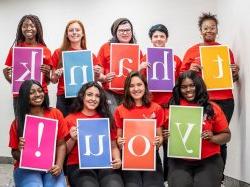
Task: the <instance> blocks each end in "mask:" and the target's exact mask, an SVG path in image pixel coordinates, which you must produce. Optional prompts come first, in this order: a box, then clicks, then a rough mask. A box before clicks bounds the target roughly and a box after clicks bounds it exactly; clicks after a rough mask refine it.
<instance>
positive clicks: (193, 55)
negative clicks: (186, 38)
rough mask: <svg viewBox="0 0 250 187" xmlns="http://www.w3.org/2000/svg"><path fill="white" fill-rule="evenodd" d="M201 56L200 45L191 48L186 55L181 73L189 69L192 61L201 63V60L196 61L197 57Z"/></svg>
mask: <svg viewBox="0 0 250 187" xmlns="http://www.w3.org/2000/svg"><path fill="white" fill-rule="evenodd" d="M199 56H200V51H199V45H195V46H193V47H191V48H189V49H188V50H187V52H186V53H185V55H184V58H183V61H182V65H181V67H180V73H183V72H184V71H187V70H189V68H190V65H191V63H198V64H200V62H198V61H196V59H197V57H199Z"/></svg>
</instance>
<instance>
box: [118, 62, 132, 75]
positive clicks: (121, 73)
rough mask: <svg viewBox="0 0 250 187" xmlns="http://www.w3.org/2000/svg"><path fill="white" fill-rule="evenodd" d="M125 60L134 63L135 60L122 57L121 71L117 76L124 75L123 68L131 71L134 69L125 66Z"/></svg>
mask: <svg viewBox="0 0 250 187" xmlns="http://www.w3.org/2000/svg"><path fill="white" fill-rule="evenodd" d="M125 60H127V61H128V63H130V64H132V62H133V60H132V59H130V58H122V59H121V60H120V61H119V72H118V75H117V77H121V76H123V69H126V70H127V71H128V72H129V73H130V72H131V71H132V69H130V68H126V67H124V66H123V64H124V61H125Z"/></svg>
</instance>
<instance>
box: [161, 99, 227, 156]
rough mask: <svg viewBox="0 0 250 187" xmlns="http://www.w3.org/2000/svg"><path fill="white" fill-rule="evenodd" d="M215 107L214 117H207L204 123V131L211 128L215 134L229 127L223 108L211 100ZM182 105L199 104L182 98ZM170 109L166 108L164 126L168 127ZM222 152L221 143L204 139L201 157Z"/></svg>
mask: <svg viewBox="0 0 250 187" xmlns="http://www.w3.org/2000/svg"><path fill="white" fill-rule="evenodd" d="M211 104H212V107H213V109H214V117H213V119H205V120H204V121H203V125H202V132H203V131H206V130H209V131H212V132H213V133H214V134H218V133H220V132H222V131H223V130H225V129H226V128H228V122H227V119H226V117H225V115H224V113H223V111H222V110H221V108H220V107H219V106H218V105H217V104H216V103H214V102H211ZM180 105H182V106H198V105H194V104H193V103H192V104H191V103H188V102H187V101H186V100H181V102H180ZM168 119H169V111H168V109H165V123H164V127H165V128H168ZM216 154H220V145H219V144H215V143H212V142H209V141H208V140H205V139H202V146H201V159H204V158H208V157H211V156H213V155H216Z"/></svg>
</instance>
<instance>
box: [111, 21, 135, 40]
mask: <svg viewBox="0 0 250 187" xmlns="http://www.w3.org/2000/svg"><path fill="white" fill-rule="evenodd" d="M126 23H128V24H129V25H130V27H131V32H132V38H131V40H130V41H129V43H131V44H135V43H136V38H135V35H134V29H133V25H132V23H131V21H130V20H129V19H127V18H118V19H117V20H115V21H114V23H113V24H112V26H111V34H112V38H111V39H110V40H109V42H110V43H120V41H119V40H118V38H117V29H118V27H119V26H120V25H124V24H126Z"/></svg>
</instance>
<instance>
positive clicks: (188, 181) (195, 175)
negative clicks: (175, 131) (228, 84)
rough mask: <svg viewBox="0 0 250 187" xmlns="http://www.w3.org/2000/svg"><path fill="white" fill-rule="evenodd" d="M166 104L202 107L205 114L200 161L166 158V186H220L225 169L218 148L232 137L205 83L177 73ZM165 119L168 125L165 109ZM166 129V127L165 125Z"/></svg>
mask: <svg viewBox="0 0 250 187" xmlns="http://www.w3.org/2000/svg"><path fill="white" fill-rule="evenodd" d="M169 104H170V105H181V106H201V107H203V111H204V113H203V124H202V134H201V138H202V145H201V160H188V159H181V158H168V167H169V171H168V186H169V187H182V186H190V187H191V186H202V187H220V186H221V180H222V177H223V168H224V163H223V160H222V157H221V154H220V145H222V144H225V143H227V142H229V141H230V138H231V133H230V130H229V128H228V122H227V120H226V117H225V115H224V113H223V111H222V110H221V108H220V107H219V106H218V105H217V104H216V103H214V102H211V101H210V100H209V96H208V93H207V89H206V85H205V83H204V81H203V80H202V78H201V77H200V76H199V75H197V73H196V72H194V71H186V72H184V73H182V74H180V77H179V79H178V81H177V83H176V85H175V87H174V89H173V97H172V98H171V100H170V102H169ZM166 117H167V121H166V124H168V108H167V109H166ZM166 127H167V128H168V125H166ZM168 135H169V134H168ZM167 137H168V136H166V137H164V138H167Z"/></svg>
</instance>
